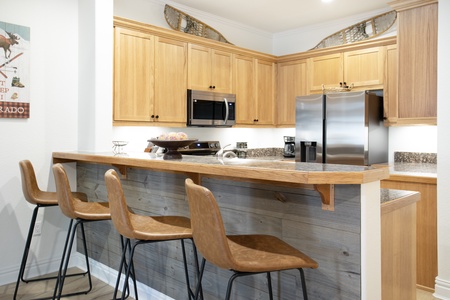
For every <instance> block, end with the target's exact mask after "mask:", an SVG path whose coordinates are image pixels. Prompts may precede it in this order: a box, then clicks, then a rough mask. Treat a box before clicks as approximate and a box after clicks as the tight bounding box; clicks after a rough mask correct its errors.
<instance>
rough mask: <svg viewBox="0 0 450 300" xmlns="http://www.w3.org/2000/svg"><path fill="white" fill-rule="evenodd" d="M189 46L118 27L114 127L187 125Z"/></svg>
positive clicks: (115, 59) (115, 60)
mask: <svg viewBox="0 0 450 300" xmlns="http://www.w3.org/2000/svg"><path fill="white" fill-rule="evenodd" d="M186 93H187V43H183V42H180V41H176V40H171V39H168V38H162V37H157V36H154V35H150V34H146V33H142V32H140V31H134V30H129V29H124V28H120V27H115V53H114V109H113V111H114V112H113V114H114V117H113V120H114V125H149V124H152V125H164V126H169V125H170V126H180V125H181V126H184V125H185V124H186Z"/></svg>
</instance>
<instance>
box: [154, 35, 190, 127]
mask: <svg viewBox="0 0 450 300" xmlns="http://www.w3.org/2000/svg"><path fill="white" fill-rule="evenodd" d="M186 54H187V43H184V42H180V41H175V40H171V39H167V38H161V37H158V38H156V42H155V56H156V57H157V59H155V103H154V111H153V113H154V115H155V119H156V121H157V122H162V123H173V122H175V123H184V124H186V118H187V112H186V99H187V55H186Z"/></svg>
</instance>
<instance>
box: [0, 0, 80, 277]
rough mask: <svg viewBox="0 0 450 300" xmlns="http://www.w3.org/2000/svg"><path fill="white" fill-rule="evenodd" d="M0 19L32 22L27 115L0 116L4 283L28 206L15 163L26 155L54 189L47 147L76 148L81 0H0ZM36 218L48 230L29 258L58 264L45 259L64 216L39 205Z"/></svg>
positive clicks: (13, 269) (56, 248) (12, 272)
mask: <svg viewBox="0 0 450 300" xmlns="http://www.w3.org/2000/svg"><path fill="white" fill-rule="evenodd" d="M50 8H51V9H50ZM0 20H1V21H4V22H8V23H12V24H19V25H22V26H27V27H30V29H31V30H30V32H31V51H30V55H31V58H30V64H31V65H30V82H31V86H30V91H31V92H30V97H31V99H30V105H31V117H30V118H29V119H0V128H1V132H2V134H1V150H0V152H1V155H0V170H1V172H0V228H1V230H0V239H1V240H2V246H1V250H0V254H1V255H0V266H1V268H0V284H3V283H6V282H11V281H13V280H15V277H16V276H17V271H18V266H19V263H20V259H21V256H22V250H23V247H24V244H25V242H24V240H25V238H26V232H27V230H28V225H29V220H30V217H31V212H32V208H33V207H32V206H31V205H28V203H27V202H26V201H25V199H24V197H23V194H22V190H21V180H20V173H19V166H18V162H19V161H20V160H22V159H29V160H31V162H32V163H33V164H34V167H35V171H36V176H37V180H38V182H39V184H40V187H41V188H42V189H47V188H49V189H53V190H54V179H53V175H52V173H51V153H52V151H55V150H73V149H77V147H78V141H77V126H78V71H77V70H78V1H77V0H65V1H61V0H45V3H43V1H35V0H22V1H16V0H2V1H1V9H0ZM12 50H13V51H14V49H13V48H12ZM0 61H1V62H2V61H3V57H1V58H0ZM40 219H45V222H44V225H43V232H46V234H45V235H42V236H41V237H37V239H36V244H35V246H34V247H33V254H32V257H33V259H32V260H34V261H35V262H36V260H37V261H39V263H40V264H41V265H40V266H39V271H41V272H47V271H48V267H54V266H55V265H48V263H52V262H53V263H54V262H55V257H56V263H57V262H58V260H57V258H58V257H59V256H60V253H61V251H62V247H61V244H62V242H63V241H64V240H63V236H64V235H65V231H66V227H67V224H68V223H67V220H66V218H65V217H63V216H62V215H61V213H60V212H59V208H57V207H56V208H49V209H46V210H45V211H42V215H41V216H40ZM55 237H57V238H58V239H57V241H56V243H55V241H54V239H55ZM46 265H47V266H46Z"/></svg>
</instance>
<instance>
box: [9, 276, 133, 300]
mask: <svg viewBox="0 0 450 300" xmlns="http://www.w3.org/2000/svg"><path fill="white" fill-rule="evenodd" d="M70 271H71V273H73V272H80V270H78V269H71V270H70ZM55 282H56V281H55V280H48V281H38V282H30V283H23V282H21V283H20V285H19V291H18V293H17V298H16V299H17V300H27V299H35V298H44V297H51V296H52V295H53V289H54V288H55ZM88 286H89V283H88V279H87V277H86V276H74V277H71V278H70V277H69V278H67V279H66V280H65V282H64V292H63V293H71V292H77V291H82V290H85V289H87V287H88ZM15 288H16V283H15V282H14V283H11V284H7V285H4V286H0V299H5V300H6V299H13V295H14V290H15ZM113 292H114V288H113V287H111V286H109V285H108V284H106V283H104V282H103V281H101V280H99V279H97V278H95V277H92V291H90V292H89V293H88V294H83V295H78V296H72V297H63V298H61V299H71V300H81V299H83V300H86V299H96V300H110V299H112V296H113ZM118 296H121V294H120V293H119V295H118ZM127 299H130V300H133V299H134V298H132V297H128V298H127Z"/></svg>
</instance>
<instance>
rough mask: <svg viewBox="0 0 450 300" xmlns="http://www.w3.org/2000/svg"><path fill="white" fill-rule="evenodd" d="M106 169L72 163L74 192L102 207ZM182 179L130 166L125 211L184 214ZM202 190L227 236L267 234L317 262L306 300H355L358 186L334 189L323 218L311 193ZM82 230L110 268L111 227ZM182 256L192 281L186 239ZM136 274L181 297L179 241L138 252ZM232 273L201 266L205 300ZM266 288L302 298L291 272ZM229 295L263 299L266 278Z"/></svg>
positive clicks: (241, 186) (216, 186) (116, 251)
mask: <svg viewBox="0 0 450 300" xmlns="http://www.w3.org/2000/svg"><path fill="white" fill-rule="evenodd" d="M108 169H110V167H108V166H102V165H94V164H78V166H77V174H78V187H77V188H78V191H82V192H85V193H87V194H88V196H89V197H90V201H107V194H106V188H105V184H104V173H105V172H106V171H107V170H108ZM185 178H186V176H184V175H182V174H172V173H164V172H153V171H149V170H143V169H133V168H129V169H128V170H127V179H122V185H123V188H124V192H125V195H126V197H127V201H128V205H129V206H130V208H131V209H132V210H133V211H135V212H136V213H139V214H143V215H183V216H189V206H188V203H187V201H186V196H185V190H184V180H185ZM202 184H203V185H204V186H206V187H207V188H209V189H210V190H211V191H212V192H213V193H214V195H215V197H216V199H217V201H218V203H219V206H220V209H221V212H222V215H223V219H224V222H225V227H226V230H227V233H228V234H243V233H265V234H272V235H275V236H277V237H279V238H281V239H283V240H284V241H286V242H288V243H290V244H291V245H292V246H294V247H296V248H298V249H299V250H301V251H303V252H305V253H306V254H308V255H310V256H311V257H313V258H314V259H315V260H316V261H317V262H318V263H319V268H318V269H315V270H305V274H306V278H307V287H308V294H309V296H310V298H311V299H327V300H329V299H349V300H351V299H360V280H361V276H360V268H361V263H360V260H361V256H360V252H361V249H360V223H361V219H360V186H359V185H339V186H336V187H335V188H336V190H335V211H333V212H330V211H324V210H322V208H321V205H322V203H321V200H320V196H319V194H318V192H316V191H313V190H307V189H296V188H287V187H280V186H274V185H264V184H253V183H247V182H238V181H229V180H219V179H212V178H203V182H202ZM280 198H282V199H283V200H284V202H281V201H279V199H280ZM100 223H101V224H100ZM86 231H87V233H88V237H87V238H88V240H89V244H88V247H89V251H90V255H91V257H93V258H94V259H96V260H97V261H99V262H101V263H103V264H105V265H108V266H110V267H112V268H115V269H117V268H118V264H119V260H120V254H121V248H120V240H119V236H118V234H117V232H115V230H114V227H113V226H112V223H111V222H109V221H107V222H95V223H90V224H88V225H87V226H86ZM78 245H80V243H78ZM186 250H187V252H188V253H187V255H188V259H189V270H190V280H191V282H195V276H194V260H193V252H192V245H191V243H190V241H189V242H187V243H186ZM79 251H81V249H80V250H79ZM136 269H137V276H138V280H139V281H140V282H143V283H144V284H147V285H148V286H150V287H152V288H154V289H156V290H158V291H160V292H162V293H164V294H166V295H168V296H170V297H172V298H174V299H185V298H186V286H185V277H184V271H183V260H182V253H181V244H180V243H179V242H176V241H171V242H163V243H156V244H148V245H145V246H140V247H138V250H137V253H136ZM231 275H232V272H231V271H228V270H221V269H218V268H216V267H215V266H213V265H211V264H207V265H206V269H205V275H204V277H203V282H202V284H203V290H204V295H205V298H206V299H221V298H223V297H224V294H225V291H226V286H227V281H228V279H229V277H230V276H231ZM272 284H273V288H274V296H275V298H276V299H299V298H300V299H301V293H302V292H301V284H300V278H299V273H298V271H297V270H290V271H284V272H274V273H272ZM232 294H233V296H232V298H233V299H249V300H250V299H251V300H254V299H267V298H268V294H267V278H266V276H265V275H264V274H260V275H256V276H249V277H243V278H238V279H237V280H236V281H235V285H234V288H233V292H232Z"/></svg>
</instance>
